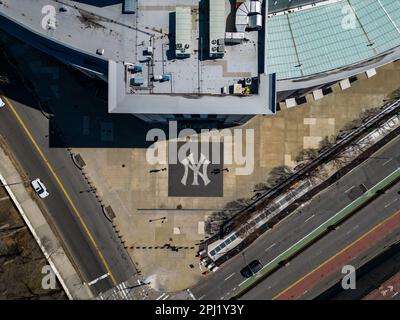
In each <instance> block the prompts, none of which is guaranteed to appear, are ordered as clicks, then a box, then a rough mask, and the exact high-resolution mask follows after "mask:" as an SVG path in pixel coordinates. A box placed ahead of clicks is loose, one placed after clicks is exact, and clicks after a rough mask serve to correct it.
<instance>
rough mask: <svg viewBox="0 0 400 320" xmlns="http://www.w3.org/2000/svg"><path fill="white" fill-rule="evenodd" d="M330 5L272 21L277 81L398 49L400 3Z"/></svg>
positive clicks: (271, 56)
mask: <svg viewBox="0 0 400 320" xmlns="http://www.w3.org/2000/svg"><path fill="white" fill-rule="evenodd" d="M332 2H334V1H331V3H329V2H326V3H328V4H325V5H320V6H317V7H311V8H305V7H303V10H300V11H292V12H291V13H285V14H279V13H278V14H277V15H274V16H270V18H269V19H268V45H267V48H268V58H267V64H268V67H267V70H268V72H270V73H272V72H276V73H277V78H278V80H282V79H293V78H300V77H306V76H310V75H314V74H318V73H324V72H328V71H332V70H337V69H341V68H347V67H349V66H351V65H353V64H357V63H360V62H362V61H366V60H368V59H371V58H374V57H376V56H379V55H380V54H383V53H385V52H387V51H389V50H391V49H394V48H396V47H398V46H399V45H400V2H399V1H397V0H348V1H335V2H334V3H332ZM352 14H353V15H354V17H355V18H356V19H355V21H354V28H349V26H351V24H348V21H349V20H348V17H349V15H352Z"/></svg>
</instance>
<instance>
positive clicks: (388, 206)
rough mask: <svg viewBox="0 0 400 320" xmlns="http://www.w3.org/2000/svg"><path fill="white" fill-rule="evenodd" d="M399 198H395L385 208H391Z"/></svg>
mask: <svg viewBox="0 0 400 320" xmlns="http://www.w3.org/2000/svg"><path fill="white" fill-rule="evenodd" d="M397 200H398V199H396V200H394V201H392V202H389V203H387V204H386V206H385V209H386V208H389V207H390V206H391V205H392V204H394V203H395V202H397Z"/></svg>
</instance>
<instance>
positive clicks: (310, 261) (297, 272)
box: [241, 183, 400, 300]
mask: <svg viewBox="0 0 400 320" xmlns="http://www.w3.org/2000/svg"><path fill="white" fill-rule="evenodd" d="M399 190H400V183H398V184H397V185H395V186H394V187H393V188H391V189H390V190H389V191H388V192H387V193H386V194H385V195H382V196H381V197H380V198H378V199H377V200H376V201H374V202H372V203H371V204H370V205H368V206H366V207H365V208H363V209H362V210H360V211H359V212H358V213H357V214H356V215H354V216H353V217H351V218H350V219H349V220H347V221H346V222H345V223H343V224H342V225H341V226H340V227H339V228H338V229H336V230H335V231H332V232H331V233H329V234H328V235H326V236H325V237H323V238H322V239H321V240H320V241H318V242H316V243H315V244H314V245H312V246H310V247H309V248H308V249H306V250H305V251H304V252H302V253H301V254H300V255H298V256H297V257H295V258H294V259H292V260H291V261H290V263H289V265H287V266H285V267H283V268H281V269H278V270H277V271H276V272H275V273H273V274H271V275H270V276H269V277H267V278H266V279H265V280H264V281H263V282H261V283H260V284H259V285H257V286H255V287H254V288H253V289H252V290H250V291H249V292H247V293H246V294H245V295H243V296H242V297H241V299H244V300H261V299H272V298H273V297H275V296H276V295H277V294H279V293H280V292H282V290H284V289H286V288H288V287H289V286H290V285H291V284H293V283H294V282H296V281H297V280H298V279H299V278H301V277H302V276H304V275H306V274H308V273H309V272H310V271H312V270H314V269H315V268H317V267H318V266H319V265H320V264H322V263H323V262H324V261H326V260H327V259H329V258H330V257H332V256H334V255H335V254H336V253H337V252H339V251H340V250H342V249H343V248H345V247H346V246H348V245H349V244H351V243H352V242H354V241H355V240H357V239H358V238H360V237H361V236H362V235H363V234H364V233H366V232H368V231H369V230H370V229H372V228H373V227H374V226H376V225H377V224H379V223H380V222H382V221H383V220H385V219H386V218H387V217H389V216H391V215H392V214H393V213H395V212H397V211H399V210H400V201H396V202H394V203H393V204H392V205H391V206H390V207H387V208H384V207H385V205H386V204H387V203H390V202H391V201H392V200H393V198H394V197H395V195H397V196H398V194H397V191H399ZM399 234H400V229H398V231H397V234H396V236H397V237H398V236H399ZM370 254H371V255H372V256H371V257H373V252H370ZM375 254H376V252H375ZM363 257H364V258H367V257H366V256H365V255H363ZM351 259H352V257H349V261H350V260H351ZM352 264H354V263H352ZM355 267H357V266H356V265H355ZM335 275H336V276H339V272H338V271H337V272H335ZM317 286H318V287H319V288H321V287H323V286H326V283H324V281H323V282H322V283H321V284H318V285H317ZM315 291H316V290H315ZM315 291H314V294H313V296H310V295H308V296H307V298H308V299H311V298H313V297H315V295H316V294H315ZM302 298H304V299H305V298H306V297H302Z"/></svg>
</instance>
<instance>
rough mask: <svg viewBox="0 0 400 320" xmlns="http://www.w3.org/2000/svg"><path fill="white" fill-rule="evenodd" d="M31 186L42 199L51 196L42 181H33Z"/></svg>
mask: <svg viewBox="0 0 400 320" xmlns="http://www.w3.org/2000/svg"><path fill="white" fill-rule="evenodd" d="M31 185H32V187H33V189H34V190H35V192H36V193H37V194H38V195H39V197H41V198H42V199H44V198H46V197H48V196H49V193H48V192H47V189H46V187H45V186H44V184H43V182H42V181H40V179H36V180H33V181H32V182H31Z"/></svg>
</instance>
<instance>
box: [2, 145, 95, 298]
mask: <svg viewBox="0 0 400 320" xmlns="http://www.w3.org/2000/svg"><path fill="white" fill-rule="evenodd" d="M19 181H23V178H22V177H21V176H20V174H19V173H18V171H17V169H16V168H15V167H14V165H13V163H12V162H11V159H10V158H9V157H8V156H7V155H6V154H5V153H4V151H3V150H2V149H0V184H1V185H5V189H6V191H7V193H8V194H9V196H10V198H11V199H12V201H13V203H14V205H15V207H16V209H17V210H18V212H19V213H20V214H21V216H22V218H23V219H24V221H25V223H26V225H27V226H28V228H29V230H30V231H31V233H32V235H33V236H34V238H35V240H36V242H37V243H38V245H39V247H40V249H41V250H42V252H43V254H44V256H45V257H46V259H47V261H48V263H49V264H50V266H51V267H52V269H53V271H54V273H55V274H56V276H57V278H58V280H59V282H60V284H61V285H62V287H63V289H64V291H65V293H66V294H67V296H68V298H69V299H71V300H72V299H77V300H84V299H92V298H93V295H92V293H91V292H90V290H89V288H88V286H87V284H86V283H83V282H82V281H81V279H80V277H79V275H78V273H77V272H76V270H75V268H74V266H73V264H72V262H71V261H70V260H69V258H68V256H67V255H66V253H65V252H64V249H63V248H62V246H61V243H60V241H59V240H58V238H57V236H56V235H55V234H54V232H53V231H52V229H51V228H50V226H49V224H48V223H47V221H46V219H45V217H44V215H43V213H42V211H41V210H40V208H39V206H38V205H37V203H36V202H35V201H34V200H33V199H32V197H31V195H30V193H29V191H28V190H27V189H26V188H25V187H24V185H23V184H12V183H16V182H19ZM7 183H8V184H12V185H9V186H7Z"/></svg>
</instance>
